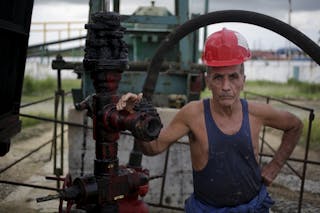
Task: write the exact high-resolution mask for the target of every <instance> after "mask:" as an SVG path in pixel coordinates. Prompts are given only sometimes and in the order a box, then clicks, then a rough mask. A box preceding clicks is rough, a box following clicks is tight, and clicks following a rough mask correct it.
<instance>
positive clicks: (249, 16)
mask: <svg viewBox="0 0 320 213" xmlns="http://www.w3.org/2000/svg"><path fill="white" fill-rule="evenodd" d="M221 22H242V23H247V24H253V25H257V26H260V27H264V28H266V29H269V30H271V31H273V32H275V33H278V34H279V35H281V36H283V37H285V38H287V39H288V40H290V41H291V42H293V43H294V44H296V45H297V46H298V47H300V48H301V49H302V50H303V51H304V52H306V53H307V54H308V55H309V56H310V57H311V58H312V59H313V60H314V61H315V62H316V63H317V64H319V65H320V47H319V46H318V45H317V44H316V43H315V42H313V41H312V40H311V39H309V38H308V37H307V36H305V35H304V34H303V33H301V32H300V31H298V30H297V29H295V28H293V27H291V26H290V25H288V24H286V23H284V22H282V21H280V20H278V19H275V18H273V17H270V16H267V15H264V14H260V13H255V12H251V11H244V10H223V11H216V12H211V13H207V14H204V15H201V16H198V17H196V18H194V19H191V20H189V21H187V22H185V23H184V24H182V25H181V26H179V27H178V28H177V29H176V30H175V31H173V32H171V33H170V34H169V35H168V37H167V38H166V39H165V40H163V41H162V43H161V44H160V46H159V48H158V49H157V52H156V53H155V55H154V56H153V58H152V60H151V63H150V65H149V67H148V73H147V77H146V80H145V82H144V85H143V91H142V92H143V95H144V97H145V98H146V99H147V100H149V101H151V97H152V95H153V92H154V90H155V86H156V82H157V79H158V76H159V70H160V67H161V64H162V61H163V56H164V53H166V52H167V51H168V50H169V49H170V48H172V46H173V45H175V44H176V43H177V42H178V41H180V39H182V38H183V37H185V36H186V35H188V34H189V33H191V32H193V31H195V30H197V29H199V28H201V27H204V26H206V25H210V24H216V23H221Z"/></svg>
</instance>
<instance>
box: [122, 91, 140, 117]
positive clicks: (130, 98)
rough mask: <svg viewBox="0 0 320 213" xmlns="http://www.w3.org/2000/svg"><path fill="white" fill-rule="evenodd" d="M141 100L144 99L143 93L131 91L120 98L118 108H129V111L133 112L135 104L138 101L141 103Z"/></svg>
mask: <svg viewBox="0 0 320 213" xmlns="http://www.w3.org/2000/svg"><path fill="white" fill-rule="evenodd" d="M141 100H142V93H140V94H138V95H137V94H133V93H130V92H129V93H127V94H125V95H123V96H122V97H121V98H120V100H119V101H118V103H117V105H116V108H117V110H118V111H120V110H127V111H128V112H130V113H133V112H134V110H133V108H134V105H135V104H136V103H139V102H140V101H141Z"/></svg>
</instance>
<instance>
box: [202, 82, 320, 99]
mask: <svg viewBox="0 0 320 213" xmlns="http://www.w3.org/2000/svg"><path fill="white" fill-rule="evenodd" d="M244 90H245V91H249V92H254V93H257V94H260V95H266V96H271V97H275V98H281V99H291V100H292V99H294V100H320V84H313V83H305V82H299V81H295V80H292V79H291V80H289V81H288V83H275V82H270V81H247V82H246V84H245V87H244ZM210 96H211V92H210V91H209V90H208V89H206V90H205V91H203V92H202V94H201V98H205V97H210ZM242 96H243V93H242Z"/></svg>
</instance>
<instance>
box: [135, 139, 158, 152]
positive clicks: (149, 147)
mask: <svg viewBox="0 0 320 213" xmlns="http://www.w3.org/2000/svg"><path fill="white" fill-rule="evenodd" d="M139 147H140V150H141V151H142V153H143V154H144V155H147V156H154V155H157V154H158V153H159V152H158V151H157V149H156V141H150V142H145V141H139Z"/></svg>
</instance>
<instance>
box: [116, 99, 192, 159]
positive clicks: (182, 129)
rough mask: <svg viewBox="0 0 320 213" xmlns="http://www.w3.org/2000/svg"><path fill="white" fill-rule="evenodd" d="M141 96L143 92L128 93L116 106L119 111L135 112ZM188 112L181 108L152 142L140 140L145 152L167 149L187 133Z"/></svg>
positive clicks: (159, 151) (154, 152) (148, 153)
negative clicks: (137, 93) (135, 106)
mask: <svg viewBox="0 0 320 213" xmlns="http://www.w3.org/2000/svg"><path fill="white" fill-rule="evenodd" d="M141 98H142V95H141V94H139V95H136V94H133V93H127V94H125V95H123V96H122V97H121V98H120V100H119V101H118V103H117V106H116V108H117V110H119V111H120V110H127V111H129V112H131V113H134V110H133V108H134V104H135V103H137V102H139V101H140V100H141ZM185 107H186V106H185ZM186 112H187V110H186V109H184V108H182V109H181V110H179V112H178V113H177V114H176V115H175V117H174V118H173V120H172V121H171V122H170V123H169V125H168V126H167V127H165V128H163V129H161V131H160V134H159V136H158V138H157V139H155V140H153V141H150V142H144V141H140V148H141V150H142V152H143V154H145V155H149V156H152V155H156V154H159V153H161V152H163V151H164V150H166V149H167V148H168V147H169V146H170V145H171V144H172V143H174V142H176V141H177V140H178V139H180V138H181V137H183V136H184V135H186V134H187V133H188V132H189V127H188V126H187V120H186V115H185V113H186Z"/></svg>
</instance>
